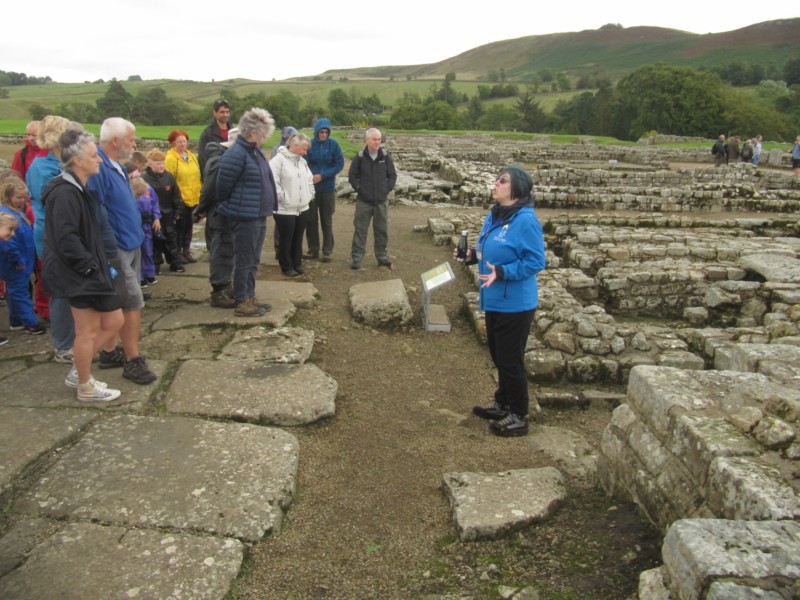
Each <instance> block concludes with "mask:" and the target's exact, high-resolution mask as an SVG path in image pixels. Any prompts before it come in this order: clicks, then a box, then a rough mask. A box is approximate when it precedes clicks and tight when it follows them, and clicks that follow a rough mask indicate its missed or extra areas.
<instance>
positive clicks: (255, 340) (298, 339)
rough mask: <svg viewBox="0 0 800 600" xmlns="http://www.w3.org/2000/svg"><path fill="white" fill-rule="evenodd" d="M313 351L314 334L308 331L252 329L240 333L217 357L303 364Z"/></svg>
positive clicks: (298, 329)
mask: <svg viewBox="0 0 800 600" xmlns="http://www.w3.org/2000/svg"><path fill="white" fill-rule="evenodd" d="M313 349H314V332H313V331H309V330H308V329H300V328H297V327H281V328H279V329H266V328H264V327H250V328H249V329H241V330H239V331H237V332H236V335H235V336H234V338H233V340H232V341H231V342H230V343H229V344H227V345H226V346H225V347H224V348H223V349H222V352H221V353H220V354H219V356H218V358H219V359H224V360H250V361H266V362H275V363H294V364H303V363H304V362H306V361H307V360H308V357H309V356H311V351H312V350H313Z"/></svg>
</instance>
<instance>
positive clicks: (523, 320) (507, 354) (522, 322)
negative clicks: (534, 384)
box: [485, 310, 535, 417]
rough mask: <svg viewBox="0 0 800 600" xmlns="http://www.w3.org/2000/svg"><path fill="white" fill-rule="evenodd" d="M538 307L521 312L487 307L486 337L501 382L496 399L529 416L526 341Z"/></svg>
mask: <svg viewBox="0 0 800 600" xmlns="http://www.w3.org/2000/svg"><path fill="white" fill-rule="evenodd" d="M534 312H535V310H526V311H524V312H518V313H502V312H495V311H486V313H485V319H486V337H487V338H488V342H489V352H490V353H491V355H492V362H494V366H495V367H497V378H498V382H499V383H498V386H497V391H495V393H494V400H495V402H497V403H498V404H499V405H500V406H503V407H506V408H508V410H510V411H511V412H513V413H514V414H516V415H518V416H520V417H526V416H528V401H529V397H528V378H527V376H526V375H525V345H526V344H527V343H528V334H529V333H530V331H531V324H532V323H533V313H534Z"/></svg>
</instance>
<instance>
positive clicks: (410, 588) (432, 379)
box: [230, 204, 660, 600]
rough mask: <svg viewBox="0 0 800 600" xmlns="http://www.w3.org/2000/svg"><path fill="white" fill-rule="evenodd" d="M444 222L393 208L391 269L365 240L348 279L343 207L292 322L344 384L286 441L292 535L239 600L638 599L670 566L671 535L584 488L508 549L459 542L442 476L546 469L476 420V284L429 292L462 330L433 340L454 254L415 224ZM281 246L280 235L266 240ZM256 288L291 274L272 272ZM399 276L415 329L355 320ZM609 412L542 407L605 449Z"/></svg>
mask: <svg viewBox="0 0 800 600" xmlns="http://www.w3.org/2000/svg"><path fill="white" fill-rule="evenodd" d="M439 212H440V211H439V210H437V209H433V208H427V207H422V208H420V207H413V208H412V207H403V206H393V207H392V208H391V209H390V244H389V253H390V257H391V259H392V260H393V262H394V267H393V269H392V270H391V271H390V270H389V269H386V268H379V267H378V266H377V264H376V261H375V259H374V255H373V254H372V251H371V244H372V235H371V233H370V238H369V240H368V248H370V250H369V252H368V254H367V256H366V257H365V259H364V262H363V265H364V268H363V269H362V270H360V271H352V270H350V268H349V264H350V260H349V258H350V253H349V250H350V240H351V236H352V216H353V206H352V204H339V206H338V207H337V212H336V215H335V218H334V224H335V237H336V247H335V250H334V261H333V262H332V263H330V264H322V263H320V262H318V261H308V262H307V275H306V278H307V280H309V281H311V282H312V283H313V284H314V285H315V286H316V287H317V289H318V290H319V301H318V303H317V305H316V306H315V307H314V308H313V309H304V310H300V311H299V312H298V314H297V315H296V317H295V318H294V319H293V324H295V325H299V326H302V327H306V328H310V329H313V330H314V331H315V332H316V335H317V342H316V345H315V348H314V352H313V354H312V356H311V361H312V362H314V363H315V364H316V365H318V366H319V367H320V368H321V369H323V370H324V371H326V372H327V373H329V374H330V375H331V376H333V377H334V378H335V379H336V380H337V381H338V384H339V393H338V396H337V411H336V417H335V418H334V419H331V420H328V421H325V422H323V423H319V424H316V425H313V426H310V427H301V428H296V429H291V430H290V431H291V433H293V434H294V435H295V436H297V438H298V440H299V442H300V468H299V473H298V482H297V494H296V496H295V500H294V502H293V504H292V505H291V507H290V508H289V510H288V513H287V517H286V520H285V523H284V526H283V528H282V531H280V533H278V534H276V535H275V536H274V537H272V538H271V539H267V540H264V541H263V542H262V543H260V544H258V545H256V546H255V547H254V548H253V549H252V551H251V554H250V558H249V560H248V562H247V567H246V569H245V570H244V572H243V574H242V575H241V576H240V578H239V580H238V581H237V583H236V586H235V589H234V591H233V592H232V593H231V595H230V598H231V599H245V598H246V599H253V600H254V599H262V598H280V599H290V598H292V599H294V598H415V597H425V596H426V595H431V594H433V595H447V596H451V595H452V596H454V597H457V596H471V597H475V598H496V597H499V596H498V595H497V586H498V585H506V586H511V587H517V588H522V587H526V586H532V587H534V588H536V589H538V590H539V592H540V598H542V599H543V600H544V599H548V598H597V599H600V598H609V599H611V598H613V599H620V598H627V597H630V596H631V595H632V594H633V593H634V592H635V590H636V586H637V582H638V576H639V573H640V572H641V571H643V570H645V569H649V568H652V567H654V566H657V565H658V564H659V563H660V558H659V552H660V537H659V536H658V534H657V532H655V531H654V530H653V529H652V528H651V527H650V526H649V525H648V524H646V523H645V522H643V521H642V519H641V518H640V517H639V515H638V514H637V512H636V510H635V508H634V507H632V506H630V505H627V504H622V503H618V502H615V501H614V500H612V499H609V498H607V497H606V496H605V495H604V494H603V493H602V492H601V491H599V490H597V489H596V488H595V487H593V485H591V484H590V483H588V482H583V481H575V480H573V481H570V482H569V484H568V488H569V497H568V500H567V501H566V503H565V505H564V506H562V508H561V509H560V510H559V511H558V512H557V514H556V516H555V517H554V518H553V519H552V520H550V521H549V522H547V523H544V524H540V525H535V526H533V527H531V528H530V529H528V530H527V531H524V532H522V533H520V534H517V535H515V536H513V537H512V538H511V539H508V540H504V541H496V542H469V543H463V542H460V541H458V538H457V535H456V531H455V527H454V525H453V523H452V520H451V513H450V509H449V506H448V502H447V500H446V498H445V495H444V493H443V492H442V490H441V487H440V485H441V481H442V476H443V474H444V473H447V472H450V471H485V472H497V471H503V470H507V469H520V468H535V467H542V466H547V465H549V464H550V462H549V461H548V460H547V459H546V458H545V457H544V456H543V455H541V454H540V453H537V452H536V451H534V450H533V449H532V448H531V447H530V446H529V445H528V444H527V443H526V441H525V440H524V439H519V438H518V439H502V438H497V437H495V436H492V435H490V434H489V433H488V431H487V424H486V422H484V421H481V420H480V419H477V418H475V417H472V416H469V415H470V411H471V408H472V406H473V405H474V404H484V403H486V402H487V401H489V400H490V399H491V398H492V394H493V391H494V379H493V375H494V369H493V366H492V364H491V359H490V357H489V353H488V351H487V349H486V347H485V346H484V345H482V344H481V343H480V342H479V341H478V340H477V338H476V336H475V334H474V333H473V331H472V328H471V326H470V325H469V323H468V322H467V320H466V318H465V316H464V315H463V314H462V313H461V296H462V294H463V293H465V292H467V291H470V290H471V289H472V287H471V284H470V282H469V281H468V279H467V276H466V273H465V272H464V271H462V270H460V269H456V273H457V280H456V281H455V282H453V283H452V284H450V285H449V286H447V287H444V288H442V289H440V290H437V291H436V292H435V293H434V302H435V303H437V304H443V305H444V306H445V307H446V310H447V313H448V316H449V319H450V321H451V324H452V331H451V332H450V333H430V332H425V331H423V329H422V326H421V323H422V316H421V309H420V288H421V285H420V274H421V273H422V272H423V271H425V270H427V269H429V268H431V267H433V266H435V265H437V264H440V263H442V262H444V261H446V260H448V259H449V258H450V253H451V251H452V250H451V249H447V248H442V247H436V246H433V245H432V243H431V241H430V238H429V237H428V236H427V235H426V234H424V233H415V232H414V231H413V227H414V225H417V224H425V223H426V221H427V218H428V217H429V216H433V215H437V214H438V213H439ZM543 214H544V213H543ZM271 237H272V234H271V230H270V235H269V238H268V242H267V243H268V244H269V243H271ZM259 277H260V278H263V279H278V278H281V275H280V271H279V270H278V268H277V265H275V264H267V265H265V266H264V267H263V268H262V269H261V270H260V272H259ZM394 278H400V279H402V280H403V283H404V284H405V287H406V289H407V290H408V293H409V300H410V301H411V304H412V306H413V307H415V310H416V319H415V321H414V322H413V324H412V325H410V326H408V327H406V328H404V329H402V330H399V331H391V332H387V331H377V330H373V329H372V328H370V327H367V326H363V325H360V324H358V323H357V322H355V321H354V320H353V319H352V318H351V316H350V313H349V309H348V290H349V289H350V287H351V286H352V285H354V284H356V283H361V282H367V281H376V280H387V279H394ZM536 390H537V388H536V386H535V385H531V392H532V393H533V394H536ZM617 391H619V390H617ZM611 409H612V407H610V406H593V407H590V408H588V409H587V410H579V409H574V410H554V409H549V408H545V409H544V410H543V412H542V413H540V414H539V415H538V417H537V423H538V424H544V425H549V426H558V427H564V428H569V429H571V430H573V431H576V432H578V433H580V434H582V435H583V436H585V438H586V439H587V440H588V441H589V442H590V443H591V444H592V445H593V446H595V448H597V447H598V446H599V441H600V436H601V433H602V431H603V429H604V427H605V426H606V424H607V423H608V420H609V418H610V414H611ZM462 417H467V418H466V419H462ZM531 435H534V436H535V435H536V432H535V428H534V429H533V431H532V433H531Z"/></svg>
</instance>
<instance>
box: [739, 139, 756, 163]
mask: <svg viewBox="0 0 800 600" xmlns="http://www.w3.org/2000/svg"><path fill="white" fill-rule="evenodd" d="M741 156H742V160H750V159H751V158H753V144H751V143H750V142H745V144H744V146H743V147H742V155H741Z"/></svg>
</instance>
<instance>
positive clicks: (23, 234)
mask: <svg viewBox="0 0 800 600" xmlns="http://www.w3.org/2000/svg"><path fill="white" fill-rule="evenodd" d="M0 212H4V213H8V214H9V215H12V216H13V217H14V218H15V219H16V220H17V232H16V233H15V234H14V237H13V238H11V239H10V240H8V241H7V242H6V241H4V240H0V278H2V279H13V278H15V277H28V276H29V275H30V274H31V273H32V272H33V265H34V264H35V263H36V248H34V245H33V227H31V224H30V223H28V221H26V220H25V219H24V218H23V217H22V215H21V214H19V213H18V212H17V211H15V210H14V209H12V208H10V207H8V206H0ZM17 265H25V269H24V270H22V271H17Z"/></svg>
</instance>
